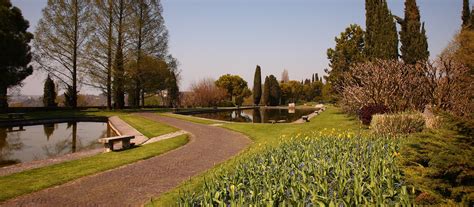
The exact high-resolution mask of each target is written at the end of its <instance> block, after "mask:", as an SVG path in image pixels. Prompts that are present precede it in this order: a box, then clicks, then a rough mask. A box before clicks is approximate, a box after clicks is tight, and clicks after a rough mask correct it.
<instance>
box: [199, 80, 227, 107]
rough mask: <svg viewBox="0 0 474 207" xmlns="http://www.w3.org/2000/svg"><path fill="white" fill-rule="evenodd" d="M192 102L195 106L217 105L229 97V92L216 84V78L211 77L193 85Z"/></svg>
mask: <svg viewBox="0 0 474 207" xmlns="http://www.w3.org/2000/svg"><path fill="white" fill-rule="evenodd" d="M191 91H192V93H193V94H192V103H193V105H195V106H217V105H218V104H219V103H220V102H222V101H224V100H225V99H226V97H227V92H226V91H225V90H224V89H222V88H219V87H217V86H216V84H215V80H213V79H210V78H205V79H202V80H201V81H199V82H197V83H194V84H192V85H191Z"/></svg>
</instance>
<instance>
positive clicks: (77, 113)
mask: <svg viewBox="0 0 474 207" xmlns="http://www.w3.org/2000/svg"><path fill="white" fill-rule="evenodd" d="M139 111H155V112H167V111H170V109H166V108H157V109H154V108H150V109H124V110H100V109H93V108H91V109H87V110H57V111H54V110H51V111H35V112H26V113H25V119H52V118H71V117H96V116H107V117H110V116H116V115H124V114H129V113H131V112H139ZM6 120H9V119H8V115H7V113H0V121H6Z"/></svg>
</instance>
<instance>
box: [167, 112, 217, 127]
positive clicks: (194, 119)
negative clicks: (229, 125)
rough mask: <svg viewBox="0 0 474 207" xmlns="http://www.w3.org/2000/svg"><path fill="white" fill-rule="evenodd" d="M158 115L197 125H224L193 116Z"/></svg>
mask: <svg viewBox="0 0 474 207" xmlns="http://www.w3.org/2000/svg"><path fill="white" fill-rule="evenodd" d="M158 114H159V115H160V116H166V117H171V118H177V119H181V120H185V121H189V122H193V123H197V124H204V125H211V124H219V123H222V122H219V121H213V120H210V119H203V118H197V117H193V116H185V115H181V114H172V113H158Z"/></svg>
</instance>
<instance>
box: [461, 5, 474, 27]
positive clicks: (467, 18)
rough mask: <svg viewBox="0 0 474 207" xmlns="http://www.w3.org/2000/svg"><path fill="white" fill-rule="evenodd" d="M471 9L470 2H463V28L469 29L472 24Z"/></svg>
mask: <svg viewBox="0 0 474 207" xmlns="http://www.w3.org/2000/svg"><path fill="white" fill-rule="evenodd" d="M471 15H473V14H471V8H470V7H469V0H463V5H462V16H461V17H462V28H465V27H468V26H469V25H470V24H471V23H470V22H471Z"/></svg>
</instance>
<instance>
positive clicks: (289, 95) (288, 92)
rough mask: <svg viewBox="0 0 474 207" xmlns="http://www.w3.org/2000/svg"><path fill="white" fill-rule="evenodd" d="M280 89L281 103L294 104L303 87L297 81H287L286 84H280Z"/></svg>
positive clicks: (301, 93)
mask: <svg viewBox="0 0 474 207" xmlns="http://www.w3.org/2000/svg"><path fill="white" fill-rule="evenodd" d="M280 89H281V103H282V104H287V103H296V102H298V101H299V100H300V98H301V96H302V95H303V85H302V84H301V83H300V82H299V81H293V80H292V81H289V82H288V83H282V84H280Z"/></svg>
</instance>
